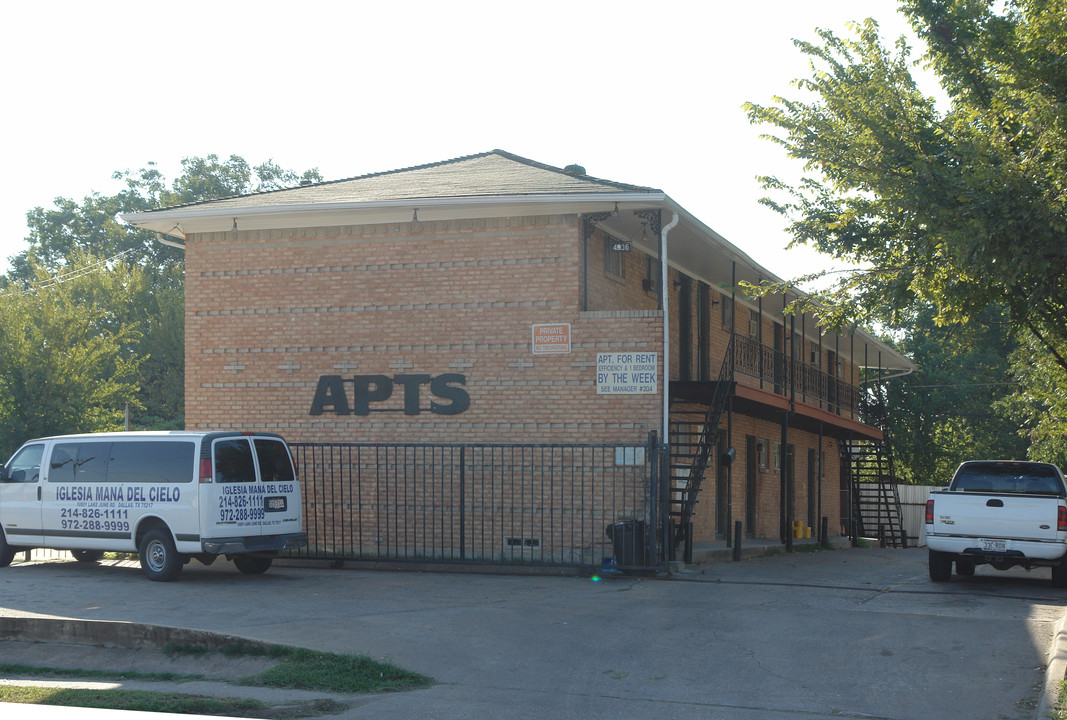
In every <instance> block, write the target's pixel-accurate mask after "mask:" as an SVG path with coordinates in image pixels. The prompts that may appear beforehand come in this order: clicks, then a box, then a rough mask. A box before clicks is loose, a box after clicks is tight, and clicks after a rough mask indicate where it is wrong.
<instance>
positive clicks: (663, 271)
mask: <svg viewBox="0 0 1067 720" xmlns="http://www.w3.org/2000/svg"><path fill="white" fill-rule="evenodd" d="M679 220H680V218H679V217H678V213H674V217H672V218H671V221H670V222H669V223H667V224H666V225H665V226H664V227H663V229H662V230H660V233H659V260H660V262H659V267H660V273H659V288H660V291H659V294H660V297H661V298H662V303H663V375H662V376H661V377H660V382H661V384H662V385H663V428H662V430H661V432H662V433H663V434H662V435H661V436H660V442H661V443H662V444H663V446H664V447H665V448H666V447H667V439H668V437H669V435H668V434H667V432H668V426H667V425H668V420H669V415H670V411H671V408H670V405H671V393H670V385H671V323H670V315H669V311H668V309H669V308H670V305H671V303H670V298H669V297H668V295H667V233H669V232H670V231H671V230H673V229H674V226H675V225H677V224H678V222H679ZM663 481H664V482H666V481H667V479H666V478H664V479H663Z"/></svg>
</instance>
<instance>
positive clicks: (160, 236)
mask: <svg viewBox="0 0 1067 720" xmlns="http://www.w3.org/2000/svg"><path fill="white" fill-rule="evenodd" d="M156 241H157V242H159V243H162V244H163V245H166V246H167V247H172V248H178V249H179V250H185V243H183V242H178V241H177V240H168V239H167V238H165V237H163V233H161V232H157V233H156Z"/></svg>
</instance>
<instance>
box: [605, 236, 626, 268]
mask: <svg viewBox="0 0 1067 720" xmlns="http://www.w3.org/2000/svg"><path fill="white" fill-rule="evenodd" d="M617 242H618V240H616V239H615V238H613V237H611V236H610V235H605V236H604V272H606V273H608V274H609V275H614V276H615V277H620V278H621V277H622V255H623V254H622V252H621V251H619V250H615V249H613V246H614V245H615V243H617Z"/></svg>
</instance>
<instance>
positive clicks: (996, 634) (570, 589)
mask: <svg viewBox="0 0 1067 720" xmlns="http://www.w3.org/2000/svg"><path fill="white" fill-rule="evenodd" d="M1065 600H1067V596H1065V595H1064V593H1063V592H1062V591H1056V590H1053V589H1052V588H1051V587H1050V585H1049V583H1048V573H1047V571H1034V572H1033V573H1030V574H1026V573H1025V572H1023V571H1012V572H1008V573H998V572H996V571H993V570H987V571H986V572H983V568H979V572H978V574H976V576H975V577H974V578H971V579H967V580H963V579H960V580H956V579H954V581H953V582H952V583H949V584H947V585H940V584H939V585H934V584H932V583H930V582H929V580H928V578H927V574H926V553H925V552H924V551H917V550H880V549H865V550H861V549H839V550H831V551H823V552H818V553H796V554H793V555H782V556H775V557H767V558H757V559H753V560H746V561H744V562H740V563H732V562H723V563H710V564H702V565H696V566H690V567H689V568H687V569H686V570H685V571H683V572H681V573H678V574H676V575H675V576H673V578H672V579H671V580H663V579H654V578H629V577H625V578H611V579H604V580H601V581H599V582H594V581H593V580H592V579H590V578H577V577H545V576H497V575H468V574H443V573H420V572H363V571H354V570H327V569H311V568H303V567H280V568H276V569H272V570H271V571H270V572H269V573H267V574H266V575H263V576H254V577H249V576H243V575H240V574H238V573H237V572H236V570H235V569H234V568H233V567H232V565H230V564H229V563H216V564H215V565H213V566H211V567H203V566H200V565H198V564H197V563H195V562H194V563H192V564H190V565H189V566H188V567H187V568H186V570H185V572H184V573H183V575H182V578H181V580H180V581H178V582H176V583H166V584H163V583H151V582H148V581H146V580H145V579H144V578H143V577H142V576H141V574H140V571H139V569H138V568H137V567H136V565H135V564H130V563H125V564H123V563H117V564H110V565H109V564H104V565H101V566H86V565H80V564H77V563H73V562H50V563H33V564H16V565H13V566H12V567H10V568H6V569H3V570H0V606H2V607H0V616H2V617H5V618H14V617H34V616H37V617H41V616H48V617H53V618H77V619H82V620H97V621H105V620H110V621H120V622H123V623H132V624H144V625H152V626H163V627H174V628H192V629H196V630H203V631H208V632H213V633H223V634H228V635H236V636H239V637H242V638H248V639H253V640H261V641H264V642H275V643H283V644H288V645H297V646H301V647H309V648H313V649H320V650H327V651H332V652H344V653H363V654H367V655H370V656H371V657H373V658H375V659H379V660H387V661H390V662H394V663H396V664H398V665H400V666H402V667H405V668H407V669H409V670H414V671H416V672H420V673H422V674H425V675H428V676H430V677H433V678H434V679H435V680H437V683H438V684H437V685H436V686H434V687H432V688H429V689H427V690H419V691H413V692H405V693H395V694H389V695H376V696H370V697H364V698H359V699H358V701H357V703H356V704H355V705H354V706H353V707H352V708H351V710H350V711H348V712H347V713H345V714H344V715H343V716H335V717H344V718H379V717H382V716H391V717H402V718H493V719H494V720H496V719H497V718H499V717H501V716H502V715H503V716H507V717H508V718H509V720H524V719H525V718H530V719H531V720H532V719H534V718H537V719H538V720H541V719H543V718H557V717H558V718H572V717H574V718H577V717H581V718H621V717H626V718H662V717H665V716H671V717H678V718H694V719H695V718H707V717H714V718H724V719H726V720H742V719H745V720H748V719H753V720H754V719H756V718H767V719H770V720H785V719H786V718H789V719H790V720H796V718H831V717H832V718H842V717H845V718H848V717H855V718H859V717H865V718H871V717H874V718H887V719H888V718H891V719H893V720H911V719H915V720H919V719H920V718H922V720H926V719H927V718H931V717H936V718H939V719H942V720H952V719H954V718H959V719H960V720H964V719H966V720H976V719H978V720H981V719H982V718H989V719H990V720H993V719H994V718H997V719H1000V718H1008V719H1011V718H1019V719H1023V718H1025V719H1026V720H1030V718H1033V717H1034V714H1035V711H1036V708H1037V707H1038V705H1039V703H1040V702H1041V700H1042V693H1041V692H1040V691H1039V690H1040V688H1041V687H1042V686H1043V685H1044V684H1045V679H1046V678H1045V668H1046V665H1047V663H1048V660H1049V651H1050V648H1051V647H1052V641H1053V639H1054V637H1055V636H1056V635H1057V633H1058V631H1059V629H1060V628H1059V623H1060V622H1061V621H1062V619H1063V616H1064V612H1065V608H1067V602H1065ZM1061 672H1062V670H1061Z"/></svg>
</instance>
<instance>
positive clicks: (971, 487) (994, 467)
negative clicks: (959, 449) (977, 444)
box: [952, 462, 1064, 497]
mask: <svg viewBox="0 0 1067 720" xmlns="http://www.w3.org/2000/svg"><path fill="white" fill-rule="evenodd" d="M952 489H953V490H962V491H964V492H991V493H1018V494H1024V495H1058V496H1059V497H1064V487H1063V483H1062V482H1061V481H1060V478H1059V475H1058V473H1056V471H1055V469H1054V468H1053V467H1052V466H1050V465H1043V464H1041V463H1025V462H1010V463H1008V462H1006V463H969V464H966V465H963V466H961V467H960V469H959V470H957V471H956V477H955V479H954V480H953V481H952Z"/></svg>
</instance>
